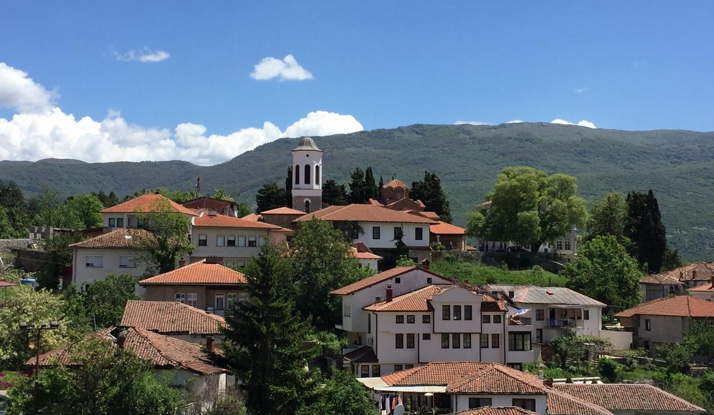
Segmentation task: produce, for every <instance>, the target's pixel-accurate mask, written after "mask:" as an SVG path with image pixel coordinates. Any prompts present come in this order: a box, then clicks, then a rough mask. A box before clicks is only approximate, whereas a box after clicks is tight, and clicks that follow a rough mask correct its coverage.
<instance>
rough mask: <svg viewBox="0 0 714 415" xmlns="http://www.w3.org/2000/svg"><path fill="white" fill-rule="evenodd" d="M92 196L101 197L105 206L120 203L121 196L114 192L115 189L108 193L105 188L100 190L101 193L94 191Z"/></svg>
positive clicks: (100, 199)
mask: <svg viewBox="0 0 714 415" xmlns="http://www.w3.org/2000/svg"><path fill="white" fill-rule="evenodd" d="M92 196H95V197H96V198H97V199H99V201H100V202H102V205H104V207H105V208H108V207H112V206H114V205H118V204H119V197H118V196H117V194H116V193H114V191H113V190H112V191H111V192H109V194H106V193H105V192H104V190H100V191H99V193H96V192H92Z"/></svg>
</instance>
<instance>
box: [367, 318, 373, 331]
mask: <svg viewBox="0 0 714 415" xmlns="http://www.w3.org/2000/svg"><path fill="white" fill-rule="evenodd" d="M367 333H372V317H371V316H370V315H369V314H367Z"/></svg>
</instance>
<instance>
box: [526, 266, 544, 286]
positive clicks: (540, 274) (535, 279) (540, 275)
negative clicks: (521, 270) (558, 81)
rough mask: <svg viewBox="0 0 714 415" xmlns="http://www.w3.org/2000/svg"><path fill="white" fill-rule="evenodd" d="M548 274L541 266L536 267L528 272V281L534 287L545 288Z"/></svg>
mask: <svg viewBox="0 0 714 415" xmlns="http://www.w3.org/2000/svg"><path fill="white" fill-rule="evenodd" d="M545 277H546V273H545V270H544V269H543V268H541V267H540V266H539V265H536V266H534V267H533V268H531V269H529V270H528V279H529V280H530V283H531V284H533V285H537V286H539V287H544V286H545V285H546V279H545Z"/></svg>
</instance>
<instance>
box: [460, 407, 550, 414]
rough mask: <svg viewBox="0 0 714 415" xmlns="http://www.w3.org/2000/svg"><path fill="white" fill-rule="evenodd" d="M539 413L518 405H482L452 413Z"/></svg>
mask: <svg viewBox="0 0 714 415" xmlns="http://www.w3.org/2000/svg"><path fill="white" fill-rule="evenodd" d="M537 413H538V412H533V411H529V410H527V409H523V408H519V407H517V406H482V407H481V408H476V409H466V410H464V411H459V412H454V413H453V414H451V415H534V414H537Z"/></svg>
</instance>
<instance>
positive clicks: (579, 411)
mask: <svg viewBox="0 0 714 415" xmlns="http://www.w3.org/2000/svg"><path fill="white" fill-rule="evenodd" d="M545 407H546V413H548V414H549V415H612V412H610V411H609V410H607V409H606V408H603V407H602V406H599V405H596V404H594V403H591V402H587V401H584V400H582V399H580V398H578V397H575V396H573V395H569V394H567V393H565V392H562V391H560V390H558V389H554V388H548V391H547V393H546V400H545Z"/></svg>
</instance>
